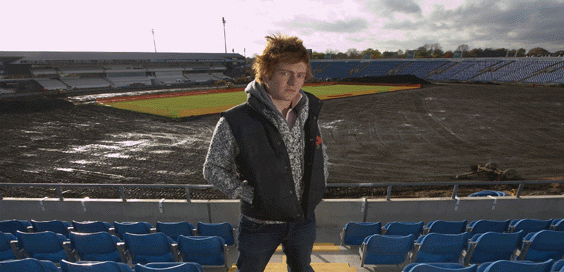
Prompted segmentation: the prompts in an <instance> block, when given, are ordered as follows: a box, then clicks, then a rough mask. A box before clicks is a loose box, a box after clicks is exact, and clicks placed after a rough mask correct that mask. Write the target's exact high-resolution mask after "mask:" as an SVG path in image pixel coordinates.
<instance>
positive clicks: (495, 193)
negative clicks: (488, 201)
mask: <svg viewBox="0 0 564 272" xmlns="http://www.w3.org/2000/svg"><path fill="white" fill-rule="evenodd" d="M506 195H507V194H506V193H505V192H502V191H487V190H486V191H479V192H475V193H471V194H469V195H468V196H469V197H484V196H506Z"/></svg>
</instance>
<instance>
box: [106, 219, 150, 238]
mask: <svg viewBox="0 0 564 272" xmlns="http://www.w3.org/2000/svg"><path fill="white" fill-rule="evenodd" d="M114 229H115V234H116V235H117V237H119V238H120V239H122V240H123V235H124V234H125V233H133V234H149V233H151V232H152V229H153V226H152V225H151V224H149V223H148V222H114Z"/></svg>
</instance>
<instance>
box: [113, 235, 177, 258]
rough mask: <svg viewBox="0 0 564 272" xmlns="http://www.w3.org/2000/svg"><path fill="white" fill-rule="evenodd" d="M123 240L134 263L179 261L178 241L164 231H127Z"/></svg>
mask: <svg viewBox="0 0 564 272" xmlns="http://www.w3.org/2000/svg"><path fill="white" fill-rule="evenodd" d="M123 241H124V243H125V247H126V249H127V251H128V252H129V254H130V255H131V262H132V263H134V264H138V263H140V264H146V263H151V262H177V261H178V258H177V256H178V252H177V248H176V243H173V241H172V239H171V238H170V237H168V236H166V235H165V234H164V233H161V232H157V233H149V234H132V233H125V234H124V236H123Z"/></svg>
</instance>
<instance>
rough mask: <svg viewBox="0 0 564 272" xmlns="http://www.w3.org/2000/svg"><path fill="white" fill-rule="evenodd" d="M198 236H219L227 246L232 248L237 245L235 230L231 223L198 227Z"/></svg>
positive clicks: (201, 224)
mask: <svg viewBox="0 0 564 272" xmlns="http://www.w3.org/2000/svg"><path fill="white" fill-rule="evenodd" d="M196 228H197V230H196V231H197V232H198V235H201V236H219V237H221V238H223V240H225V244H227V245H228V246H232V245H234V244H235V228H233V225H231V223H229V222H223V223H202V222H198V225H197V227H196Z"/></svg>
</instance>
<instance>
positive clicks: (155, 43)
mask: <svg viewBox="0 0 564 272" xmlns="http://www.w3.org/2000/svg"><path fill="white" fill-rule="evenodd" d="M151 32H152V33H153V45H154V46H155V53H157V42H156V41H155V30H154V29H151Z"/></svg>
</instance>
